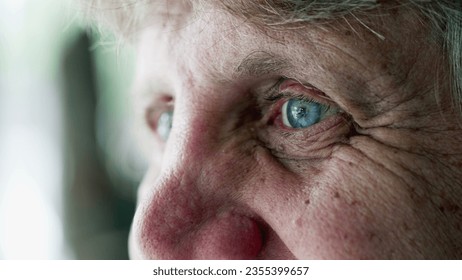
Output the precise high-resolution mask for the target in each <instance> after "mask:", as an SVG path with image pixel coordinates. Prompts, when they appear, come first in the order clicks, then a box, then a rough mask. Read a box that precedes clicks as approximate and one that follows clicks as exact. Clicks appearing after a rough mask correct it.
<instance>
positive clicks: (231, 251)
mask: <svg viewBox="0 0 462 280" xmlns="http://www.w3.org/2000/svg"><path fill="white" fill-rule="evenodd" d="M208 12H209V13H206V14H204V15H203V16H202V17H201V16H199V17H196V18H195V20H193V21H188V24H183V25H181V28H170V29H168V27H165V26H166V25H163V27H161V26H158V25H153V26H152V27H150V28H147V29H146V30H145V31H143V32H142V34H141V37H140V40H139V42H138V50H139V53H138V56H139V62H138V75H137V79H136V81H137V83H141V84H142V83H145V82H147V83H149V82H153V81H154V82H156V81H159V80H161V81H162V86H161V87H160V88H158V89H156V90H157V91H158V92H156V93H155V94H157V95H161V94H164V95H165V94H167V95H170V96H172V97H173V99H174V100H175V105H174V107H175V113H174V122H173V128H172V131H171V133H170V136H169V139H168V141H167V142H166V143H162V142H161V141H160V140H158V139H157V140H152V141H153V142H154V143H155V145H154V147H153V155H152V157H153V161H152V164H151V166H150V168H149V171H148V173H147V175H146V177H145V179H144V181H143V183H142V186H141V187H140V192H139V205H138V210H137V213H136V215H135V219H134V222H133V228H132V232H131V238H130V251H131V256H132V257H133V258H150V259H192V258H198V259H389V258H396V259H415V258H417V259H447V258H461V257H462V231H461V230H462V210H461V207H462V205H461V204H462V190H461V188H462V172H461V169H460V166H462V157H461V156H462V145H460V140H461V139H462V132H461V129H460V126H459V125H458V120H460V117H459V116H458V115H457V113H456V112H454V111H452V110H451V107H450V105H449V104H450V102H447V96H448V91H447V88H446V87H445V86H442V87H439V88H438V90H440V92H437V94H435V92H434V90H433V89H434V88H433V85H434V80H433V78H434V77H436V73H435V69H436V67H435V65H439V66H441V67H443V66H442V65H443V62H442V61H443V60H442V59H441V57H439V56H438V55H439V52H440V49H439V48H438V46H437V44H436V43H434V42H432V41H429V40H428V39H427V38H428V36H426V35H427V32H429V31H428V30H425V28H422V26H421V25H420V24H419V23H418V21H413V20H412V19H410V17H409V16H407V14H406V13H405V12H403V13H401V14H400V15H399V16H396V15H395V16H394V18H389V19H381V20H383V22H385V23H387V24H384V25H383V26H387V28H386V29H385V28H383V30H382V29H380V28H378V30H379V32H382V33H383V34H384V36H385V38H386V40H384V41H382V40H380V39H378V38H377V37H375V36H374V35H373V34H371V33H369V32H368V31H367V30H364V28H363V29H361V26H360V25H358V26H357V28H356V29H355V30H356V32H351V30H348V31H345V30H343V31H342V30H340V31H339V30H338V29H337V31H336V32H334V31H329V30H326V29H325V28H323V29H319V28H316V26H315V25H313V26H307V27H306V28H305V29H303V32H301V30H297V31H280V30H273V31H270V30H268V31H266V33H263V31H262V30H261V29H257V28H255V27H253V26H251V25H248V24H243V23H242V21H240V20H239V19H237V18H234V17H232V16H231V15H228V14H226V13H225V12H223V11H216V10H210V11H208ZM185 18H187V15H185ZM400 26H407V28H406V30H403V29H402V28H399V27H400ZM176 27H178V26H176ZM358 30H360V31H361V30H362V31H361V32H358ZM257 50H264V51H265V52H270V53H274V54H277V55H278V56H280V57H283V58H286V59H287V60H289V61H290V65H291V66H290V67H289V68H288V69H286V70H283V71H282V70H281V73H277V75H276V76H278V75H279V76H286V77H291V78H293V79H295V80H297V81H304V82H308V83H310V84H312V85H315V86H316V87H317V88H318V89H320V90H321V91H322V92H324V93H325V94H326V95H327V96H328V97H329V99H331V100H332V103H334V104H336V105H335V106H338V107H339V108H340V109H341V110H342V113H339V114H338V115H336V116H334V117H332V118H330V119H326V120H323V121H322V122H320V123H318V124H316V125H315V126H313V127H310V128H307V129H304V130H302V131H295V132H294V131H291V132H290V133H289V132H287V131H286V132H284V131H282V128H280V127H278V126H277V119H276V121H275V122H274V124H273V123H271V124H269V122H265V121H262V120H265V118H267V116H266V115H267V114H270V113H268V112H271V110H267V111H264V112H262V113H261V114H259V113H258V114H257V113H252V114H251V113H249V112H254V111H255V110H259V109H258V108H256V107H257V106H254V105H255V99H256V98H255V97H253V95H254V94H257V93H252V89H253V88H254V87H258V85H259V84H261V83H264V82H265V81H266V80H271V79H274V76H275V75H272V76H271V75H261V76H259V75H254V76H248V77H239V78H236V77H235V76H233V75H231V73H232V71H233V70H234V69H236V67H237V65H238V63H239V61H240V60H241V59H243V58H245V57H246V56H248V55H249V53H252V51H257ZM219 73H220V74H223V75H224V76H226V75H228V78H227V79H223V80H220V79H219V78H218V77H219V76H220V75H219ZM440 82H442V84H443V85H444V84H445V83H446V84H447V81H444V80H443V81H440ZM435 96H436V97H437V98H438V102H437V100H436V98H435ZM438 104H439V105H438ZM441 111H442V112H441Z"/></svg>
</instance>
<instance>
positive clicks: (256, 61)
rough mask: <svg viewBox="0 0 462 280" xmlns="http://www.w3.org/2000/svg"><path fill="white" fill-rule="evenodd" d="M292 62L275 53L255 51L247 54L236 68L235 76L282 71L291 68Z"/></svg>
mask: <svg viewBox="0 0 462 280" xmlns="http://www.w3.org/2000/svg"><path fill="white" fill-rule="evenodd" d="M291 66H292V65H291V63H290V62H289V61H288V60H286V59H283V58H281V57H279V56H277V55H275V54H272V53H269V52H265V51H254V52H252V53H250V54H249V55H247V56H246V57H245V58H244V59H242V61H241V62H240V63H239V64H238V66H237V67H236V68H235V69H234V75H233V76H234V77H243V76H258V75H267V74H272V73H276V72H280V71H282V70H285V69H287V68H290V67H291Z"/></svg>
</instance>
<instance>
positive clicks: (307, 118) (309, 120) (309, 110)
mask: <svg viewBox="0 0 462 280" xmlns="http://www.w3.org/2000/svg"><path fill="white" fill-rule="evenodd" d="M321 107H322V105H321V104H319V103H316V102H313V101H307V100H303V99H289V100H288V101H287V106H286V109H285V110H286V112H285V113H286V114H287V122H288V124H289V125H290V126H291V127H293V128H307V127H309V126H311V125H313V124H315V123H317V122H319V120H320V118H321V113H322V110H321V109H322V108H321Z"/></svg>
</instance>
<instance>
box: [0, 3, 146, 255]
mask: <svg viewBox="0 0 462 280" xmlns="http://www.w3.org/2000/svg"><path fill="white" fill-rule="evenodd" d="M74 14H75V11H74V10H73V9H72V8H70V7H69V6H68V5H67V4H66V3H65V1H59V0H44V1H34V0H18V1H2V2H0V18H1V20H0V259H127V258H128V252H127V238H128V233H129V228H130V224H131V220H132V217H133V214H134V209H135V198H136V188H137V185H138V184H139V181H140V180H141V177H142V174H143V171H144V166H145V163H144V161H143V159H142V157H141V156H140V155H141V152H140V151H139V150H138V147H137V144H136V139H135V137H134V135H135V131H134V130H135V127H136V126H135V125H133V123H134V122H133V116H132V115H133V114H132V110H131V105H130V104H131V102H130V96H129V92H130V85H131V82H130V81H131V77H132V73H133V53H132V50H130V48H129V47H124V46H121V45H120V44H118V43H117V40H116V39H115V38H112V37H111V36H110V35H102V34H101V33H96V32H91V31H89V30H88V28H85V27H84V25H82V24H80V22H79V20H77V18H76V17H75V15H74Z"/></svg>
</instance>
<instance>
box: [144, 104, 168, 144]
mask: <svg viewBox="0 0 462 280" xmlns="http://www.w3.org/2000/svg"><path fill="white" fill-rule="evenodd" d="M173 111H174V98H173V97H172V96H170V95H161V96H159V97H158V98H156V100H155V101H153V102H152V103H151V105H149V106H148V107H147V108H146V110H145V116H144V118H145V123H146V125H147V126H148V128H149V130H150V131H151V133H152V134H154V135H155V136H157V137H158V138H159V139H160V140H162V141H163V142H165V141H166V140H167V139H168V134H169V133H170V130H171V127H172V123H173Z"/></svg>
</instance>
